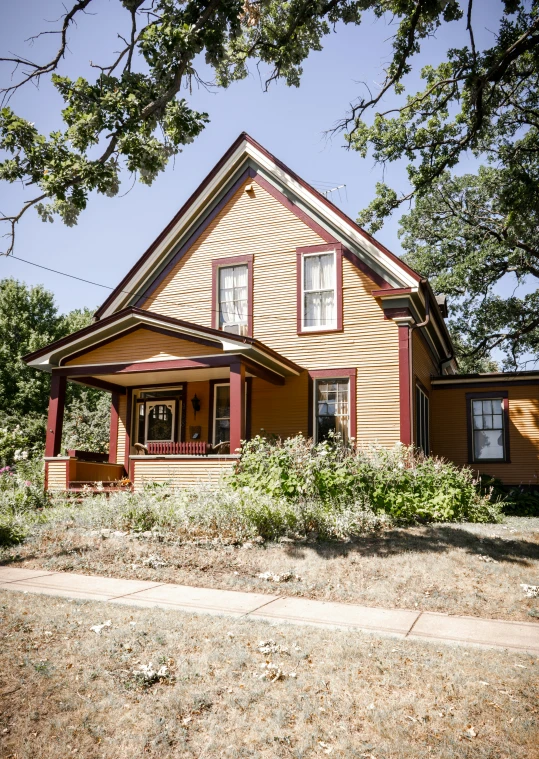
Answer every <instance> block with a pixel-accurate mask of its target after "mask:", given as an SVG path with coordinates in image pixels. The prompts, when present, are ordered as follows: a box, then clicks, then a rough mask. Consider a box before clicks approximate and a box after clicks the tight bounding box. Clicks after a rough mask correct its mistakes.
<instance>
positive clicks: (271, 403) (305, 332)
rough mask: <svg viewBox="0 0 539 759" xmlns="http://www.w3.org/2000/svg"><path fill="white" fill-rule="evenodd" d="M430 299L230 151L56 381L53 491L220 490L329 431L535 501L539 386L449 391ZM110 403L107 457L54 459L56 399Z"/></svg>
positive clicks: (51, 453) (49, 446) (320, 211)
mask: <svg viewBox="0 0 539 759" xmlns="http://www.w3.org/2000/svg"><path fill="white" fill-rule="evenodd" d="M445 316H446V313H445V303H444V302H443V299H437V298H436V297H435V296H434V295H433V292H432V290H431V288H430V286H429V283H428V282H427V281H426V280H425V279H423V278H422V277H421V276H420V275H419V274H417V273H416V272H415V271H413V270H412V269H411V268H410V267H409V266H407V265H406V264H405V263H404V262H403V261H402V260H400V259H399V258H398V257H397V256H395V255H393V254H392V253H391V252H390V251H389V250H387V248H385V247H384V246H383V245H381V244H380V243H379V242H377V241H376V240H375V239H374V238H373V237H371V236H369V235H368V234H367V233H366V232H365V231H364V230H362V229H361V228H360V227H358V226H357V224H355V223H354V222H353V221H351V220H350V219H349V218H348V217H347V216H346V215H345V214H344V213H342V211H340V210H339V209H338V208H337V207H336V206H334V205H333V204H332V203H331V202H330V201H328V200H327V199H326V198H325V197H323V196H322V195H320V194H319V193H318V192H316V191H315V190H314V189H313V188H312V187H310V186H309V185H308V184H307V183H306V182H304V181H303V180H302V179H301V178H300V177H298V176H297V175H296V174H295V173H294V172H293V171H291V170H290V169H288V168H287V167H286V166H284V165H283V164H282V163H281V162H280V161H279V160H278V159H277V158H275V157H274V156H273V155H271V154H270V153H269V152H268V151H267V150H265V148H263V147H262V146H261V145H259V144H258V143H257V142H255V141H254V140H253V139H252V138H251V137H249V136H248V135H247V134H241V135H240V136H239V137H238V139H237V140H236V141H235V142H234V144H233V145H232V146H231V147H230V149H229V150H228V151H227V153H226V154H225V155H224V156H223V158H222V159H221V160H220V161H219V163H218V164H217V165H216V166H215V168H214V169H213V170H212V171H211V172H210V174H209V175H208V176H207V177H206V179H204V181H203V182H202V184H201V185H200V186H199V188H198V189H197V190H196V191H195V192H194V194H193V195H192V196H191V197H190V198H189V200H188V201H187V202H186V203H185V205H184V206H183V208H181V209H180V211H179V212H178V213H177V215H176V216H175V217H174V218H173V219H172V221H171V222H170V224H169V225H168V226H167V227H166V228H165V229H164V230H163V231H162V232H161V234H160V235H159V236H158V238H157V239H156V240H155V242H154V243H153V244H152V245H151V246H150V247H149V249H148V250H147V251H146V252H145V253H144V255H143V256H142V257H141V258H140V259H139V261H137V263H136V264H135V265H134V266H133V268H132V269H131V271H129V273H128V274H127V275H126V276H125V277H124V279H123V280H122V281H121V282H120V283H119V285H118V287H117V288H116V289H115V290H114V291H113V292H112V293H111V295H110V296H109V297H108V298H107V300H106V301H105V302H104V303H103V305H102V306H101V307H100V308H99V309H98V310H97V312H96V314H95V323H94V324H92V325H91V326H89V327H86V328H85V329H82V330H80V331H78V332H76V333H74V334H72V335H70V336H68V337H66V338H63V339H62V340H58V341H57V342H55V343H52V344H51V345H48V346H47V347H45V348H42V349H41V350H38V351H36V352H35V353H33V354H31V355H29V356H27V357H26V359H25V360H26V362H27V363H28V364H29V365H30V366H33V367H35V368H36V369H38V370H40V371H46V372H50V373H52V385H51V397H50V406H49V416H48V426H47V442H46V456H45V462H46V463H45V466H46V483H47V487H48V488H49V489H50V490H63V489H66V488H79V487H81V486H82V484H83V483H85V482H86V483H92V482H95V481H103V482H105V483H106V482H111V483H112V482H115V481H117V480H119V479H120V478H121V477H123V476H127V477H129V479H130V480H131V482H132V483H133V485H134V487H135V489H137V488H140V487H141V485H142V484H143V483H144V482H167V481H172V482H174V483H176V484H181V485H183V484H185V485H187V484H191V483H194V482H196V481H198V480H207V479H208V477H209V476H212V477H216V476H218V475H219V473H220V472H221V471H222V470H223V469H226V468H229V467H230V466H231V464H232V463H233V461H234V460H235V459H236V458H237V455H238V449H239V448H240V441H241V440H242V439H249V438H250V437H251V436H254V435H256V434H259V433H274V434H276V435H279V436H281V437H287V436H292V435H296V434H297V433H299V432H302V433H303V434H305V435H309V436H313V437H314V438H315V439H316V440H321V439H323V438H324V437H325V436H326V435H327V433H328V431H330V430H336V431H338V432H340V433H341V434H342V435H343V437H344V438H345V439H348V440H352V439H355V440H356V441H358V443H360V444H368V443H376V444H380V445H383V446H388V447H391V446H394V445H395V444H396V443H397V442H399V441H400V442H402V443H404V444H410V443H414V444H415V445H417V446H418V447H420V448H422V449H423V450H424V451H426V452H429V453H434V454H440V455H443V456H445V457H447V458H449V459H452V460H453V461H455V462H457V463H458V464H468V463H470V464H471V465H472V466H473V467H474V468H475V469H476V470H478V471H486V472H489V473H492V474H494V475H497V476H499V477H500V478H501V479H502V480H504V481H505V482H506V483H522V482H524V483H533V482H535V479H536V478H537V472H538V457H537V456H538V449H539V440H538V438H539V436H538V432H537V430H538V425H537V422H538V413H539V374H536V373H530V372H528V373H526V372H523V373H519V374H510V373H505V374H493V375H472V376H470V375H459V374H457V364H456V362H455V359H454V355H453V347H452V344H451V339H450V336H449V334H448V331H447V327H446V325H445V322H444V317H445ZM68 381H69V382H78V383H82V384H83V385H88V386H90V387H97V388H102V389H104V390H107V391H108V392H110V393H111V408H112V413H111V428H110V453H109V454H108V456H106V457H103V456H99V455H97V454H92V453H91V452H77V451H71V452H68V454H67V455H63V454H64V452H63V451H61V444H60V441H61V434H62V416H63V408H64V398H65V391H66V383H67V382H68Z"/></svg>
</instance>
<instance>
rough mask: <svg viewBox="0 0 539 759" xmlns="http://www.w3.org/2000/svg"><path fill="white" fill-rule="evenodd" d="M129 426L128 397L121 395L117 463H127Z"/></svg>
mask: <svg viewBox="0 0 539 759" xmlns="http://www.w3.org/2000/svg"><path fill="white" fill-rule="evenodd" d="M126 425H127V396H126V395H120V403H119V408H118V444H117V447H116V461H117V462H118V464H122V463H123V462H124V461H125V440H126Z"/></svg>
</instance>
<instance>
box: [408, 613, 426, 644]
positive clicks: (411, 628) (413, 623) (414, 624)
mask: <svg viewBox="0 0 539 759" xmlns="http://www.w3.org/2000/svg"><path fill="white" fill-rule="evenodd" d="M422 614H423V612H422V611H418V612H417V617H416V618H415V619H414V621H413V622H412V626H411V627H410V629H409V630H408V632H407V633H406V635H405V636H404V637H405V638H407V637H408V636H409V635H410V633H411V632H412V630H413V629H414V627H415V626H416V624H417V622H418V620H419V617H421V616H422Z"/></svg>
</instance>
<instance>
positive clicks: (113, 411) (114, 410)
mask: <svg viewBox="0 0 539 759" xmlns="http://www.w3.org/2000/svg"><path fill="white" fill-rule="evenodd" d="M119 417H120V396H119V394H118V393H112V397H111V403H110V432H109V464H116V457H117V449H118V420H119Z"/></svg>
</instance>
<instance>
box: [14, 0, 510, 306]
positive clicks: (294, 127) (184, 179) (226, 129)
mask: <svg viewBox="0 0 539 759" xmlns="http://www.w3.org/2000/svg"><path fill="white" fill-rule="evenodd" d="M2 5H3V6H4V7H3V9H2V25H1V26H0V56H7V55H9V54H18V55H23V56H27V57H28V58H30V59H32V60H48V58H49V57H50V54H51V51H55V49H56V47H57V42H58V40H57V38H56V37H55V36H54V35H45V36H42V37H40V38H38V39H37V40H34V41H30V42H28V41H26V40H28V38H29V37H30V36H31V35H35V34H37V33H38V32H40V31H43V30H52V29H55V28H58V24H54V23H51V22H53V21H54V20H55V19H58V18H59V17H60V16H61V15H62V13H64V8H63V4H62V3H61V2H57V0H17V2H8V1H7V0H3V3H2ZM500 5H501V4H500V3H499V2H498V0H478V1H477V2H475V3H474V6H473V8H474V30H475V37H476V44H477V45H478V46H490V44H492V41H493V39H494V37H493V32H492V29H495V28H496V27H497V18H498V13H499V8H500ZM90 7H91V10H92V12H93V13H94V14H95V15H86V16H84V17H83V18H82V19H81V20H80V21H79V22H78V24H77V27H76V28H73V30H72V31H71V32H70V35H69V53H68V55H67V56H66V58H65V60H64V61H63V63H62V65H61V66H60V69H59V73H61V74H65V75H69V76H76V75H82V76H87V77H95V69H92V68H91V67H90V66H89V62H90V61H94V62H97V63H100V64H105V63H108V62H110V61H111V60H112V59H113V53H114V51H116V50H118V49H119V47H120V43H119V41H118V39H117V36H116V35H117V33H125V32H126V31H127V21H128V16H127V13H126V12H125V10H124V9H123V8H122V6H121V3H120V0H95V4H94V3H92V5H91V6H90ZM392 34H393V30H392V27H391V26H388V24H387V23H386V22H385V21H384V20H376V19H374V17H372V16H369V15H366V16H365V17H364V21H363V23H362V25H361V26H360V27H359V28H357V27H346V26H344V25H341V26H339V27H338V28H337V32H336V33H335V34H331V35H330V36H328V37H327V38H326V39H325V43H324V49H323V50H322V51H321V52H316V53H312V54H311V55H310V57H309V59H308V60H307V62H306V64H305V66H304V74H303V78H302V83H301V87H300V88H299V89H296V88H289V87H287V86H286V85H285V84H284V83H283V82H277V83H273V84H272V85H271V87H270V88H269V91H267V92H266V91H264V86H263V81H262V80H261V79H260V77H259V74H258V72H257V69H256V67H255V66H253V67H252V71H251V74H250V76H249V77H248V79H246V80H244V81H241V82H236V83H234V84H233V85H232V86H231V87H230V88H229V89H227V90H213V91H207V90H206V89H204V88H200V89H197V88H195V89H194V90H193V92H192V93H191V94H190V93H189V92H184V93H182V94H183V96H184V97H186V98H187V100H188V102H189V103H190V105H191V106H192V107H194V108H196V109H198V110H204V111H207V112H208V114H209V116H210V123H209V124H208V125H207V127H206V129H205V130H204V131H203V133H202V134H201V136H199V137H198V138H197V139H196V140H195V141H194V142H193V143H192V144H191V145H189V146H187V147H186V148H185V149H184V151H183V152H182V153H181V154H180V155H179V156H177V157H176V159H175V160H174V161H173V162H171V163H170V164H169V166H168V167H167V169H166V171H165V172H164V173H163V174H161V175H160V176H159V177H158V178H157V179H156V180H155V182H154V183H153V185H152V186H151V187H147V186H145V185H142V184H140V183H139V182H135V183H134V184H133V181H132V180H131V179H130V178H129V177H128V176H126V177H125V181H124V183H123V184H122V188H121V190H120V194H119V196H117V197H116V198H112V199H111V198H107V197H103V196H101V195H98V194H97V193H96V194H94V195H92V196H91V197H90V202H89V205H88V208H87V210H86V211H84V212H83V213H82V214H81V216H80V218H79V221H78V224H77V226H75V227H72V228H68V227H66V226H64V225H63V223H62V222H61V221H60V220H56V221H55V222H54V223H53V224H49V223H44V222H42V221H41V220H40V219H39V217H38V216H37V213H36V212H35V211H34V210H33V209H32V210H30V211H29V212H28V213H27V214H26V216H25V217H24V218H23V220H22V221H21V223H20V224H19V226H18V229H17V237H16V249H15V255H16V256H18V257H20V258H24V259H26V260H28V261H32V262H34V263H36V264H41V265H43V266H47V267H50V268H53V269H57V270H60V271H63V272H67V273H69V274H72V275H74V276H77V277H81V278H84V279H89V280H92V281H93V282H97V283H100V284H103V285H108V286H109V287H111V288H112V287H114V286H115V285H116V284H117V283H118V282H119V281H120V280H121V278H122V277H123V276H124V274H125V273H126V272H127V271H128V270H129V269H130V268H131V266H132V265H133V263H134V262H135V261H136V260H137V259H138V258H139V257H140V256H141V255H142V254H143V253H144V251H145V250H146V248H147V247H148V245H150V243H151V242H152V241H153V240H154V239H155V237H157V235H158V234H159V233H160V232H161V230H162V229H163V227H164V226H165V225H166V224H167V223H168V222H169V221H170V219H171V218H172V217H173V216H174V214H175V213H176V212H177V210H178V209H179V208H180V207H181V206H182V204H183V203H184V202H185V200H186V199H187V198H188V197H189V196H190V195H191V193H192V192H193V191H194V190H195V189H196V187H197V186H198V185H199V184H200V182H201V181H202V180H203V179H204V177H205V176H206V174H207V173H208V172H209V171H210V170H211V168H212V167H213V166H214V165H215V163H216V162H217V161H218V160H219V158H220V157H221V155H222V154H223V153H224V152H225V151H226V150H227V148H228V147H229V146H230V145H231V144H232V142H233V141H234V140H235V139H236V137H237V136H238V134H239V133H240V132H242V131H246V132H248V133H249V134H250V135H251V136H252V137H254V139H256V140H257V141H258V142H260V143H261V144H262V145H263V146H264V147H266V148H267V149H268V150H269V151H271V152H272V153H273V154H274V155H276V156H277V157H278V158H280V159H281V160H282V161H283V162H284V163H285V164H287V165H288V166H289V167H290V168H291V169H293V170H294V171H296V172H297V173H298V174H299V175H300V176H302V177H303V178H304V179H305V180H307V181H308V182H310V183H311V184H313V185H314V186H315V187H316V188H317V189H325V188H331V187H336V186H337V185H345V188H343V189H341V190H340V191H338V192H334V193H331V194H330V195H329V197H330V199H331V200H332V201H333V202H335V203H337V205H339V206H340V208H342V210H343V211H344V212H345V213H347V214H348V215H349V216H351V217H352V218H356V217H357V214H358V212H359V211H360V210H361V209H362V208H364V207H365V206H366V205H368V203H369V202H370V201H371V200H372V198H373V197H374V193H375V186H376V182H379V181H381V180H382V179H384V181H387V182H388V183H389V184H390V185H391V186H394V187H395V188H396V189H397V190H399V191H401V190H402V191H406V190H407V182H406V170H405V163H404V162H402V163H400V162H397V163H395V164H393V165H392V166H391V167H389V169H388V170H386V173H385V176H383V173H382V168H381V167H379V166H375V165H373V161H372V159H371V158H369V157H367V158H366V159H362V158H361V157H360V156H359V155H358V154H357V153H354V152H352V151H349V150H346V148H345V142H344V138H343V135H342V134H341V133H335V134H333V135H332V136H328V130H331V129H332V128H333V127H334V126H335V125H336V123H337V122H338V121H339V120H340V119H341V118H342V117H343V116H344V115H345V114H346V112H347V109H348V107H349V104H350V103H351V102H352V101H354V100H355V99H356V98H357V97H358V95H360V94H362V93H363V89H362V85H361V84H360V83H361V82H366V83H368V85H369V86H370V87H371V88H373V89H376V87H377V85H378V84H379V83H380V82H381V81H382V77H383V66H384V63H386V62H387V60H388V57H389V53H390V44H391V43H390V38H391V35H392ZM466 42H467V33H466V31H465V22H458V23H453V24H445V25H444V26H443V28H442V29H441V30H440V31H439V33H438V35H437V36H436V38H433V39H431V40H429V41H427V42H426V44H425V45H424V47H423V49H422V52H421V53H420V55H419V56H417V57H416V59H415V66H414V74H413V75H412V76H411V77H410V79H409V82H408V84H409V86H410V88H411V90H412V91H413V89H414V85H415V84H417V85H418V88H419V78H418V74H417V72H418V71H419V70H420V68H421V67H422V66H424V65H426V64H427V63H428V64H432V65H436V64H437V63H438V62H439V61H440V60H443V58H444V56H445V52H446V51H447V49H448V48H451V47H459V46H463V45H464V44H466ZM202 73H204V71H203V70H202ZM10 75H11V67H10V66H8V64H5V63H4V64H0V84H5V83H6V82H7V81H8V80H9V78H10ZM392 102H393V101H392V99H391V97H389V98H388V99H387V100H386V101H385V104H387V105H388V106H389V105H391V104H392ZM10 105H11V107H12V108H13V109H14V110H15V112H16V113H18V114H19V115H21V116H23V117H25V118H28V119H29V120H30V121H33V122H35V124H36V126H37V127H38V129H39V130H40V131H42V132H43V133H48V132H50V131H51V130H53V129H57V128H60V127H61V118H60V110H61V106H62V101H61V99H60V97H59V96H58V94H57V93H56V91H55V89H54V88H53V87H52V85H51V84H50V82H48V81H45V80H43V81H42V83H41V85H40V87H39V89H37V88H35V87H34V86H33V85H29V86H27V87H26V88H23V89H22V90H20V91H19V92H18V93H17V94H16V96H15V97H13V98H12V100H11V102H10ZM474 166H475V162H474V161H473V160H472V159H470V160H464V161H462V162H461V164H460V165H459V167H458V170H459V171H460V172H464V171H466V170H472V169H473V167H474ZM34 194H35V191H34V192H32V191H31V190H29V189H28V188H25V189H23V188H20V187H18V186H17V187H15V186H13V185H8V184H6V183H0V210H1V211H2V212H3V213H6V214H7V213H10V212H13V211H14V210H17V209H18V208H20V204H21V200H24V199H29V198H30V197H33V196H34ZM397 232H398V217H397V216H394V217H393V218H391V219H390V220H388V221H387V222H386V224H385V226H384V227H383V229H382V230H381V231H380V232H378V234H377V235H376V237H377V238H378V239H379V240H380V241H381V242H382V243H384V244H385V245H386V246H387V247H389V248H390V249H391V250H392V251H393V252H395V253H396V254H398V255H400V253H401V252H402V251H401V248H400V244H399V240H398V236H397ZM1 247H2V246H0V248H1ZM6 276H13V277H15V278H16V279H19V280H21V281H24V282H26V283H28V284H29V285H35V284H43V285H44V286H45V287H47V288H48V289H49V290H51V291H52V292H53V293H54V295H55V298H56V302H57V304H58V307H59V309H60V311H62V312H67V311H70V310H72V309H75V308H83V307H89V308H95V307H97V306H98V305H99V304H100V303H101V302H102V301H103V300H104V299H105V298H106V296H107V294H108V290H106V289H102V288H99V287H96V286H93V285H89V284H85V283H83V282H77V281H76V280H73V279H69V278H66V277H62V276H60V275H58V274H53V273H51V272H47V271H44V270H41V269H39V268H37V267H34V266H31V265H29V264H27V263H23V262H21V261H17V260H15V259H14V258H5V257H0V278H3V277H6Z"/></svg>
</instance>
